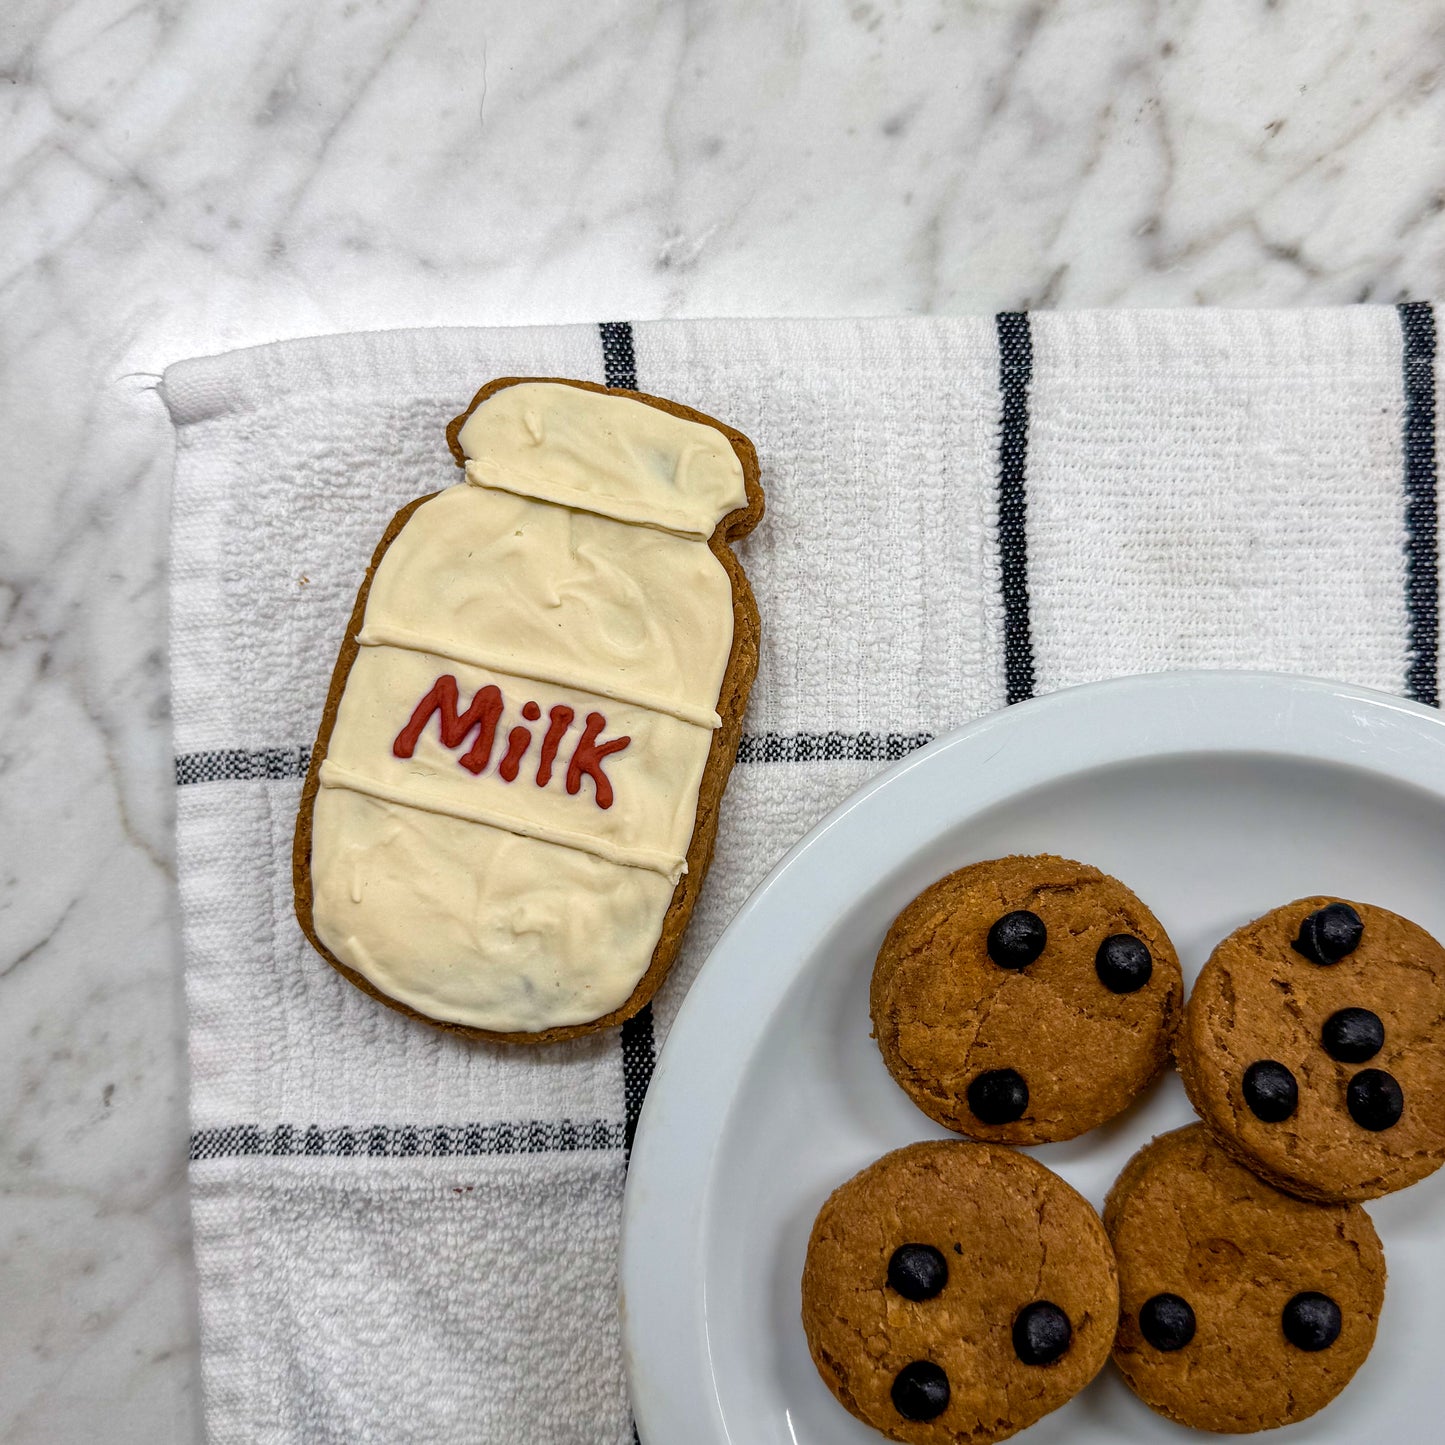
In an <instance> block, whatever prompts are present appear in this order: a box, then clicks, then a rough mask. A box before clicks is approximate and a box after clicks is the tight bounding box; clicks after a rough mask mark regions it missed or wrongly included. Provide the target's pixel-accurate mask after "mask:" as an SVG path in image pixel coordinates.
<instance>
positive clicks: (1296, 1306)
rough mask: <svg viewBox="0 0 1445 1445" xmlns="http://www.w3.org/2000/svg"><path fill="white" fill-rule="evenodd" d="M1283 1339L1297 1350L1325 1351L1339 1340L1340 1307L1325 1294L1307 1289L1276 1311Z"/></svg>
mask: <svg viewBox="0 0 1445 1445" xmlns="http://www.w3.org/2000/svg"><path fill="white" fill-rule="evenodd" d="M1279 1322H1280V1324H1281V1325H1283V1326H1284V1337H1285V1339H1287V1340H1288V1341H1289V1342H1290V1344H1292V1345H1293V1346H1294V1347H1295V1349H1297V1350H1308V1351H1309V1352H1310V1353H1311V1354H1313V1353H1314V1351H1316V1350H1327V1349H1329V1347H1330V1346H1331V1345H1332V1344H1334V1342H1335V1341H1336V1340H1337V1339H1339V1337H1340V1324H1341V1315H1340V1307H1339V1305H1337V1304H1336V1303H1335V1302H1334V1300H1332V1299H1331V1298H1330V1297H1329V1295H1327V1294H1320V1293H1319V1292H1318V1291H1317V1290H1312V1289H1308V1290H1305V1292H1304V1293H1303V1294H1297V1295H1296V1296H1295V1297H1294V1298H1293V1299H1292V1300H1291V1301H1290V1302H1289V1303H1288V1304H1287V1305H1286V1306H1285V1307H1284V1309H1283V1310H1281V1311H1280V1316H1279Z"/></svg>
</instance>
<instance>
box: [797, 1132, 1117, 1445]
mask: <svg viewBox="0 0 1445 1445" xmlns="http://www.w3.org/2000/svg"><path fill="white" fill-rule="evenodd" d="M1118 1310H1119V1296H1118V1284H1117V1281H1116V1279H1115V1271H1114V1259H1113V1255H1112V1253H1111V1251H1110V1249H1109V1241H1108V1239H1107V1237H1106V1236H1105V1234H1104V1228H1103V1225H1102V1224H1101V1223H1100V1221H1099V1216H1098V1215H1097V1214H1095V1213H1094V1211H1093V1209H1092V1208H1090V1206H1089V1204H1088V1203H1087V1201H1085V1200H1084V1199H1083V1198H1082V1197H1081V1196H1080V1195H1078V1194H1076V1193H1075V1192H1074V1190H1073V1189H1071V1188H1070V1187H1069V1186H1068V1185H1067V1184H1065V1183H1064V1181H1063V1180H1062V1179H1060V1178H1059V1177H1058V1176H1057V1175H1056V1174H1053V1173H1052V1172H1050V1171H1049V1170H1048V1169H1046V1168H1044V1166H1043V1165H1042V1164H1040V1163H1038V1162H1037V1160H1034V1159H1030V1158H1029V1157H1028V1156H1027V1155H1024V1154H1019V1153H1016V1152H1015V1151H1014V1150H1012V1149H1006V1148H1000V1147H998V1146H995V1145H989V1144H965V1143H963V1142H962V1141H956V1140H937V1141H933V1142H929V1143H924V1144H912V1145H909V1146H908V1147H907V1148H905V1149H898V1150H895V1151H894V1152H893V1153H891V1154H886V1155H884V1156H883V1158H882V1159H879V1160H878V1161H877V1162H876V1163H874V1164H870V1165H869V1166H868V1167H867V1168H866V1169H864V1170H863V1171H862V1173H860V1174H857V1175H855V1176H854V1177H853V1178H852V1179H850V1180H849V1181H848V1182H847V1183H846V1184H844V1185H842V1186H841V1187H840V1188H838V1189H837V1190H835V1191H834V1192H833V1194H832V1195H831V1196H830V1198H829V1199H828V1201H827V1203H825V1204H824V1205H823V1207H822V1209H821V1210H820V1211H819V1213H818V1218H817V1220H816V1222H815V1223H814V1225H813V1233H812V1237H811V1238H810V1239H809V1241H808V1256H807V1262H806V1264H805V1265H804V1268H803V1328H804V1330H805V1331H806V1332H807V1336H808V1348H809V1349H810V1350H811V1351H812V1355H813V1363H814V1364H815V1365H816V1366H817V1367H818V1373H819V1374H820V1375H821V1376H822V1377H823V1380H824V1383H825V1384H826V1385H827V1386H828V1388H829V1389H830V1390H831V1391H832V1392H833V1394H834V1395H836V1396H837V1398H838V1399H839V1401H840V1402H841V1403H842V1404H843V1405H844V1406H845V1408H847V1409H848V1410H849V1411H851V1412H852V1413H853V1414H854V1415H856V1416H857V1417H858V1418H859V1419H860V1420H863V1421H866V1422H867V1423H868V1424H869V1425H872V1426H873V1427H874V1428H875V1429H878V1430H881V1431H882V1432H883V1433H884V1434H885V1435H887V1436H888V1437H889V1439H891V1440H904V1441H910V1442H915V1445H963V1442H967V1445H985V1442H987V1441H991V1440H1003V1439H1005V1438H1007V1437H1008V1436H1010V1435H1012V1434H1014V1433H1015V1432H1016V1431H1019V1430H1022V1429H1023V1428H1024V1427H1025V1426H1026V1425H1031V1424H1032V1423H1033V1422H1034V1421H1035V1420H1038V1419H1040V1418H1042V1417H1043V1416H1044V1415H1047V1414H1048V1413H1049V1412H1050V1411H1051V1410H1055V1409H1057V1408H1058V1407H1059V1406H1060V1405H1062V1404H1063V1403H1064V1402H1065V1401H1066V1400H1068V1399H1070V1398H1071V1397H1072V1396H1073V1395H1075V1394H1076V1393H1077V1392H1078V1391H1079V1390H1081V1389H1083V1387H1084V1386H1085V1385H1086V1384H1088V1382H1089V1381H1090V1380H1092V1379H1093V1378H1094V1376H1095V1375H1096V1374H1097V1373H1098V1372H1099V1370H1100V1369H1101V1368H1102V1367H1103V1364H1104V1361H1105V1360H1106V1359H1107V1358H1108V1355H1109V1348H1110V1346H1111V1345H1112V1343H1113V1340H1114V1326H1115V1323H1116V1320H1117V1318H1118Z"/></svg>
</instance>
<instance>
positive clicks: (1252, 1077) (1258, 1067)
mask: <svg viewBox="0 0 1445 1445" xmlns="http://www.w3.org/2000/svg"><path fill="white" fill-rule="evenodd" d="M1244 1102H1245V1103H1246V1104H1248V1105H1249V1107H1250V1111H1251V1112H1252V1113H1253V1114H1254V1116H1255V1118H1256V1119H1263V1120H1264V1122H1265V1123H1266V1124H1278V1123H1279V1122H1280V1120H1281V1119H1288V1118H1289V1116H1290V1115H1291V1114H1293V1113H1294V1111H1295V1108H1296V1107H1297V1106H1298V1104H1299V1085H1298V1084H1296V1083H1295V1081H1294V1075H1293V1074H1292V1073H1290V1071H1289V1070H1288V1069H1287V1068H1285V1066H1284V1065H1283V1064H1279V1063H1276V1062H1275V1061H1274V1060H1273V1059H1260V1060H1259V1061H1258V1063H1253V1064H1251V1065H1250V1066H1249V1067H1248V1068H1247V1069H1246V1070H1245V1071H1244Z"/></svg>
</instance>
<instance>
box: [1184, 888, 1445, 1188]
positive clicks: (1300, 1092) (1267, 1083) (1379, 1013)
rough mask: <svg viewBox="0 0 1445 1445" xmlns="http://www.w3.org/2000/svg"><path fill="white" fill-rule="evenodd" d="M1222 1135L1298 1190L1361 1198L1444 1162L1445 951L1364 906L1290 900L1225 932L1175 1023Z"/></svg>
mask: <svg viewBox="0 0 1445 1445" xmlns="http://www.w3.org/2000/svg"><path fill="white" fill-rule="evenodd" d="M1178 1052H1179V1072H1180V1073H1181V1074H1182V1075H1183V1078H1184V1087H1185V1088H1186V1090H1188V1093H1189V1098H1190V1100H1191V1102H1192V1103H1193V1104H1194V1107H1195V1109H1197V1110H1198V1112H1199V1115H1200V1117H1201V1118H1202V1119H1203V1120H1204V1122H1205V1123H1206V1124H1207V1125H1208V1126H1209V1127H1210V1129H1211V1130H1212V1131H1213V1133H1214V1134H1215V1136H1216V1138H1217V1139H1218V1140H1219V1142H1220V1143H1221V1144H1222V1145H1223V1146H1224V1147H1225V1148H1226V1149H1228V1150H1229V1151H1230V1153H1232V1154H1234V1155H1235V1156H1236V1157H1237V1158H1238V1159H1240V1160H1241V1161H1242V1162H1243V1163H1245V1164H1247V1165H1248V1166H1249V1167H1250V1168H1251V1169H1253V1170H1254V1171H1255V1173H1256V1174H1258V1175H1260V1176H1261V1178H1264V1179H1266V1180H1268V1181H1269V1182H1270V1183H1272V1184H1276V1185H1278V1186H1279V1187H1280V1188H1281V1189H1287V1190H1289V1191H1290V1192H1291V1193H1293V1194H1299V1195H1301V1196H1303V1197H1304V1198H1307V1199H1319V1200H1331V1199H1374V1198H1377V1197H1378V1196H1380V1195H1382V1194H1389V1193H1392V1192H1393V1191H1394V1190H1396V1189H1403V1188H1404V1187H1405V1186H1406V1185H1407V1184H1414V1183H1415V1182H1416V1181H1417V1180H1419V1179H1423V1178H1424V1177H1425V1176H1426V1175H1427V1174H1432V1173H1434V1171H1435V1170H1436V1169H1438V1168H1439V1167H1440V1165H1441V1162H1442V1161H1445V949H1442V948H1441V946H1440V945H1439V944H1438V943H1437V942H1436V941H1435V940H1434V939H1433V938H1431V937H1430V935H1429V934H1428V933H1426V932H1425V930H1424V929H1422V928H1420V927H1419V926H1418V925H1417V924H1414V923H1411V922H1410V921H1409V920H1408V919H1405V918H1401V917H1400V916H1399V915H1398V914H1395V913H1389V912H1387V911H1386V910H1385V909H1383V908H1374V907H1372V906H1370V905H1369V904H1366V903H1346V902H1344V901H1342V900H1340V899H1335V898H1302V899H1300V900H1299V901H1298V902H1295V903H1290V904H1287V905H1286V906H1285V907H1283V908H1276V909H1274V910H1273V911H1272V912H1270V913H1266V914H1265V915H1264V917H1262V918H1257V919H1255V921H1254V922H1253V923H1249V924H1246V925H1245V926H1244V927H1243V928H1241V929H1239V930H1237V931H1236V932H1235V933H1232V934H1230V936H1229V937H1228V938H1226V939H1225V940H1224V941H1223V942H1222V943H1221V944H1220V945H1219V946H1218V947H1217V948H1216V949H1215V950H1214V953H1213V955H1212V956H1211V957H1210V959H1209V962H1208V963H1207V964H1205V966H1204V969H1203V971H1202V972H1201V973H1200V975H1199V978H1198V980H1197V981H1196V983H1195V985H1194V990H1193V992H1192V994H1191V995H1190V999H1189V1007H1188V1010H1187V1012H1186V1016H1185V1021H1184V1026H1183V1028H1182V1029H1181V1030H1180V1036H1179V1043H1178Z"/></svg>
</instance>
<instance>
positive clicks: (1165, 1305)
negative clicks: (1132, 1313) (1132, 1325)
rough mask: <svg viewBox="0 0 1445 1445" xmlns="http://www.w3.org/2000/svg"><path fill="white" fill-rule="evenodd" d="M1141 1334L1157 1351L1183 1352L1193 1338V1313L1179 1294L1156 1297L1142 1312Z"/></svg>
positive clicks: (1146, 1301) (1148, 1302)
mask: <svg viewBox="0 0 1445 1445" xmlns="http://www.w3.org/2000/svg"><path fill="white" fill-rule="evenodd" d="M1139 1333H1140V1334H1141V1335H1143V1336H1144V1338H1145V1339H1146V1340H1148V1341H1149V1343H1150V1344H1151V1345H1153V1346H1154V1348H1155V1349H1156V1350H1164V1351H1165V1352H1166V1353H1167V1352H1168V1351H1170V1350H1182V1349H1183V1348H1184V1346H1185V1345H1187V1344H1188V1343H1189V1341H1190V1340H1192V1339H1193V1338H1194V1311H1193V1310H1192V1309H1191V1308H1190V1306H1189V1301H1188V1300H1186V1299H1180V1297H1179V1296H1178V1295H1177V1294H1156V1295H1155V1296H1154V1297H1153V1298H1152V1299H1147V1300H1145V1301H1144V1308H1143V1309H1141V1310H1140V1311H1139Z"/></svg>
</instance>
